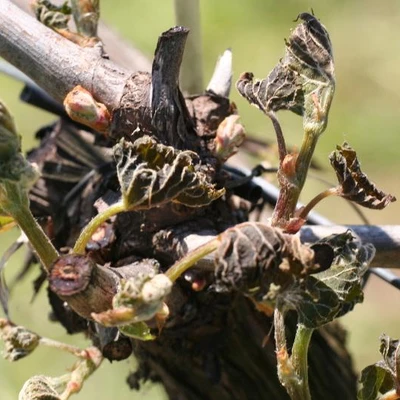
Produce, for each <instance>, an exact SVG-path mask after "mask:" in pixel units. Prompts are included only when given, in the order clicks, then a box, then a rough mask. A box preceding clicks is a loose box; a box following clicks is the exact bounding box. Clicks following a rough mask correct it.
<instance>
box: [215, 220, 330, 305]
mask: <svg viewBox="0 0 400 400" xmlns="http://www.w3.org/2000/svg"><path fill="white" fill-rule="evenodd" d="M323 251H325V252H327V253H328V257H325V259H326V260H325V261H324V263H325V264H326V263H327V264H328V265H323V266H322V267H323V268H326V267H329V265H330V264H331V263H332V260H333V252H332V249H331V248H330V247H329V246H326V247H325V248H324V249H323V248H322V247H321V248H319V249H318V253H319V257H318V260H322V259H323V258H324V257H321V252H323ZM328 259H329V260H328ZM318 262H319V261H317V260H316V252H315V251H314V250H313V249H312V248H311V247H309V246H307V245H304V244H302V243H301V242H300V239H299V237H298V236H296V235H288V234H285V233H283V231H282V230H280V229H279V228H274V227H271V226H268V225H265V224H262V223H257V222H254V223H251V222H245V223H242V224H239V225H236V226H234V227H232V228H230V229H228V230H226V231H225V232H224V233H223V234H222V238H221V245H220V246H219V248H218V249H217V251H216V255H215V264H216V269H215V279H216V289H217V290H219V291H229V290H232V289H233V290H240V291H242V292H244V293H247V294H251V295H253V296H255V298H256V299H258V297H260V299H261V298H263V297H265V296H269V297H270V298H272V297H273V296H274V294H273V293H272V292H273V291H274V290H276V291H277V292H276V293H275V294H278V292H282V291H283V290H284V289H285V288H286V287H288V286H289V285H290V284H292V283H293V282H294V281H295V280H296V279H300V278H301V277H305V276H306V275H307V274H309V273H312V272H315V271H316V270H317V269H318V266H317V263H318ZM260 299H258V300H260Z"/></svg>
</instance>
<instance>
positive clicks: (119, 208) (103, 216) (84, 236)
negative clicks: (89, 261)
mask: <svg viewBox="0 0 400 400" xmlns="http://www.w3.org/2000/svg"><path fill="white" fill-rule="evenodd" d="M124 211H127V210H126V207H125V204H124V203H123V201H119V202H118V203H114V204H113V205H111V206H110V207H108V208H107V209H106V210H104V211H103V212H101V213H100V214H97V215H96V216H95V217H94V218H93V219H92V220H91V221H90V222H89V223H88V224H87V225H86V226H85V228H84V229H83V231H82V232H81V234H80V235H79V238H78V240H77V241H76V243H75V246H74V250H73V251H74V253H76V254H84V253H85V249H86V245H87V243H88V242H89V240H90V239H91V238H92V236H93V234H94V233H95V232H96V230H97V228H98V227H99V226H100V225H101V224H102V223H103V222H105V221H107V220H108V219H109V218H111V217H113V216H114V215H116V214H119V213H121V212H124Z"/></svg>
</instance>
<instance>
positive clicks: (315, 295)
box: [281, 231, 375, 328]
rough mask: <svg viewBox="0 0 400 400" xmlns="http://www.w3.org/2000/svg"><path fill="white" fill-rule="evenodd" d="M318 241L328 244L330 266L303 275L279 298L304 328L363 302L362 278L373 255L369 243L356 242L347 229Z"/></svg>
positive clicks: (328, 320) (314, 326) (316, 325)
mask: <svg viewBox="0 0 400 400" xmlns="http://www.w3.org/2000/svg"><path fill="white" fill-rule="evenodd" d="M318 243H319V244H326V245H330V246H332V248H333V250H334V259H333V262H332V265H331V267H330V268H329V269H326V270H325V271H322V272H318V273H316V274H313V275H311V276H308V277H306V279H305V280H304V283H301V284H300V285H298V286H293V287H292V288H291V289H289V290H288V291H287V292H286V293H285V295H284V296H282V297H281V300H282V303H283V304H284V305H285V307H286V308H289V309H295V310H296V311H297V313H298V316H299V323H302V324H303V325H305V326H306V327H308V328H317V327H319V326H321V325H324V324H326V323H328V322H330V321H332V320H333V319H334V318H338V317H340V316H342V315H344V314H346V313H347V312H349V311H350V310H352V309H353V307H354V305H355V304H356V303H360V302H362V301H363V291H362V278H363V276H364V274H365V272H366V270H367V267H368V264H369V263H370V262H371V260H372V258H373V256H374V254H375V249H374V248H373V246H372V245H369V244H367V245H364V246H360V245H359V244H358V243H356V242H355V241H354V240H353V236H352V234H351V232H350V231H348V232H346V233H343V234H339V235H332V236H330V237H328V238H325V239H324V240H322V241H320V242H318Z"/></svg>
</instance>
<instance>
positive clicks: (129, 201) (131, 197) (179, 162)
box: [114, 136, 224, 209]
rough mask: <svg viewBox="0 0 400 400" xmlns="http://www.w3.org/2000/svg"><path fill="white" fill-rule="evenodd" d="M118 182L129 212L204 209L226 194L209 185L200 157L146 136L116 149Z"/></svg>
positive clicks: (120, 144)
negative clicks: (177, 205)
mask: <svg viewBox="0 0 400 400" xmlns="http://www.w3.org/2000/svg"><path fill="white" fill-rule="evenodd" d="M114 156H115V159H116V162H117V174H118V180H119V183H120V185H121V192H122V198H123V201H124V203H125V206H126V208H136V209H138V208H140V209H149V208H152V207H156V206H160V205H162V204H165V203H167V202H170V201H173V202H176V203H180V204H184V205H186V206H189V207H201V206H204V205H208V204H210V203H211V202H212V201H214V200H216V199H217V198H219V197H221V196H222V195H223V194H224V189H221V190H217V189H215V187H214V185H212V184H211V183H209V182H208V181H207V175H206V174H205V173H203V172H202V171H201V169H200V165H199V163H198V156H197V154H196V153H194V152H192V151H180V150H175V149H174V148H173V147H170V146H165V145H162V144H159V143H157V142H156V141H155V140H154V139H152V138H150V137H149V136H143V137H141V138H139V139H137V140H136V141H135V142H134V143H129V142H126V141H124V140H122V141H121V142H120V143H118V144H117V145H116V146H115V147H114Z"/></svg>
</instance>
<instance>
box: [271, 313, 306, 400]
mask: <svg viewBox="0 0 400 400" xmlns="http://www.w3.org/2000/svg"><path fill="white" fill-rule="evenodd" d="M301 327H303V326H302V325H298V326H297V332H296V338H295V343H294V344H293V350H292V356H291V357H289V353H288V351H287V344H286V333H285V314H284V312H282V311H281V310H279V308H278V307H277V308H275V311H274V330H275V346H276V358H277V366H278V378H279V380H280V382H281V384H282V386H283V387H284V388H285V389H286V391H287V392H288V394H289V396H290V398H291V399H292V400H311V397H310V392H309V389H308V366H307V352H308V346H309V343H310V338H311V334H312V332H313V330H312V329H311V330H310V329H308V328H305V329H306V330H303V329H302V328H301ZM303 328H304V327H303ZM307 329H308V330H307ZM309 331H311V332H309Z"/></svg>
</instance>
